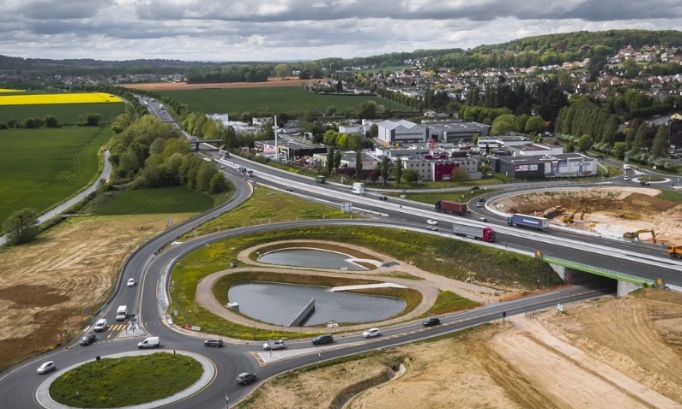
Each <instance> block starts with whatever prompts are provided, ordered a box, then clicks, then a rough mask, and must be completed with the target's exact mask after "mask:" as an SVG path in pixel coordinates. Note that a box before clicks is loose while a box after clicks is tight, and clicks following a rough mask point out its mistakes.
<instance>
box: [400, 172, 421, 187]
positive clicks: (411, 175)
mask: <svg viewBox="0 0 682 409" xmlns="http://www.w3.org/2000/svg"><path fill="white" fill-rule="evenodd" d="M403 179H405V182H407V183H409V184H413V183H415V182H416V181H418V180H419V172H417V171H416V170H414V169H405V170H404V171H403Z"/></svg>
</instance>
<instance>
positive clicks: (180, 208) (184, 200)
mask: <svg viewBox="0 0 682 409" xmlns="http://www.w3.org/2000/svg"><path fill="white" fill-rule="evenodd" d="M108 197H109V198H110V199H111V200H109V201H107V203H106V205H105V206H99V208H97V209H95V210H94V213H95V214H99V215H103V216H105V215H106V216H109V215H120V214H162V213H169V214H170V213H201V212H205V211H206V210H208V209H210V208H211V207H213V198H211V196H208V195H205V194H203V193H200V192H197V191H196V190H192V189H189V188H186V187H182V186H178V187H164V188H157V189H140V190H129V191H124V192H118V193H116V194H115V195H113V196H108ZM105 198H106V196H105ZM100 200H101V199H100Z"/></svg>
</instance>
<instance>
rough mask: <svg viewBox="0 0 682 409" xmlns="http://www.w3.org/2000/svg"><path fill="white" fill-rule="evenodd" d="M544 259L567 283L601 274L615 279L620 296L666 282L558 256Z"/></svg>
mask: <svg viewBox="0 0 682 409" xmlns="http://www.w3.org/2000/svg"><path fill="white" fill-rule="evenodd" d="M541 257H542V260H543V261H544V262H545V263H547V264H549V265H550V267H552V269H553V270H554V271H555V272H556V273H557V274H558V275H559V277H561V279H562V280H564V282H565V283H579V282H581V281H587V280H589V279H590V276H591V275H592V276H595V275H596V276H601V277H607V278H611V279H614V280H616V281H617V282H618V296H619V297H620V296H624V295H627V294H629V293H631V292H633V291H636V290H638V289H640V288H644V287H654V286H660V287H661V288H663V285H664V283H663V282H662V281H660V282H659V280H656V281H654V280H651V279H648V278H644V277H638V276H635V275H632V274H627V273H622V272H620V271H614V270H609V269H605V268H602V267H595V266H591V265H588V264H583V263H578V262H575V261H570V260H564V259H560V258H556V257H547V256H541Z"/></svg>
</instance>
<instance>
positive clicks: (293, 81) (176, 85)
mask: <svg viewBox="0 0 682 409" xmlns="http://www.w3.org/2000/svg"><path fill="white" fill-rule="evenodd" d="M312 81H317V80H301V79H299V78H298V77H286V78H284V79H282V78H268V81H267V82H220V83H208V84H188V83H186V82H156V83H148V84H124V85H123V86H124V87H126V88H136V89H141V90H145V91H182V90H190V89H237V88H268V87H300V86H302V85H304V84H307V83H310V82H312Z"/></svg>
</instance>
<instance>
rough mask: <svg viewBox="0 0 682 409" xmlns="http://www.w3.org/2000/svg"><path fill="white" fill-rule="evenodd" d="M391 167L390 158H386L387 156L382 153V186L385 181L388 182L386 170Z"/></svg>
mask: <svg viewBox="0 0 682 409" xmlns="http://www.w3.org/2000/svg"><path fill="white" fill-rule="evenodd" d="M390 167H391V160H390V159H389V158H388V156H386V155H384V158H383V159H382V160H381V167H380V170H381V179H383V180H384V186H386V183H387V182H388V171H389V169H390Z"/></svg>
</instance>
